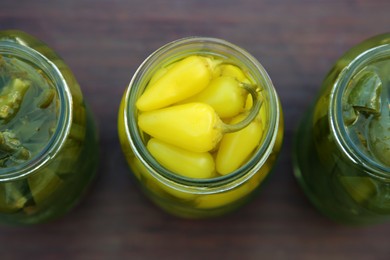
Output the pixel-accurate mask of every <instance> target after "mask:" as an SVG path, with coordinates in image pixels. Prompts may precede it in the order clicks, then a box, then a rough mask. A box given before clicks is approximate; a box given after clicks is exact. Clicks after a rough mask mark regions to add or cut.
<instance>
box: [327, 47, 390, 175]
mask: <svg viewBox="0 0 390 260" xmlns="http://www.w3.org/2000/svg"><path fill="white" fill-rule="evenodd" d="M367 41H370V39H369V40H367ZM363 44H365V42H363ZM358 47H360V45H358V46H357V48H358ZM383 58H385V59H388V60H390V44H389V43H386V42H385V43H384V44H380V45H377V46H370V48H368V49H366V50H365V51H363V52H361V53H360V54H358V55H356V57H354V58H353V59H352V60H351V61H350V62H349V63H348V64H347V65H346V66H345V68H344V69H343V70H342V71H341V72H340V74H339V76H338V78H337V80H336V81H335V83H334V85H333V88H332V91H331V96H330V102H331V103H330V106H329V113H328V115H329V122H330V126H331V128H332V133H333V134H334V136H335V140H336V143H337V145H338V146H339V148H341V150H342V152H343V153H344V154H345V155H346V156H348V158H349V159H350V160H351V161H352V162H353V163H355V164H360V165H362V166H363V167H364V169H365V170H366V172H367V173H368V174H370V175H371V176H373V177H376V178H380V179H390V167H387V166H386V165H384V164H382V163H379V162H378V161H376V160H374V159H372V158H370V157H369V156H368V155H367V154H366V153H364V152H363V151H361V149H359V147H358V146H357V145H356V144H355V143H354V142H353V140H352V139H351V137H350V136H349V134H348V132H347V130H346V126H345V124H344V121H343V116H342V113H340V111H342V102H343V100H342V99H343V95H344V93H345V90H346V88H347V87H348V84H349V82H350V81H351V80H352V78H353V77H354V76H355V75H356V74H357V73H359V72H360V71H361V70H362V69H363V68H364V67H365V66H367V65H369V64H371V63H373V62H375V61H377V60H380V59H383Z"/></svg>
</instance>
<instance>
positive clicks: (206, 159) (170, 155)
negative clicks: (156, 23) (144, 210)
mask: <svg viewBox="0 0 390 260" xmlns="http://www.w3.org/2000/svg"><path fill="white" fill-rule="evenodd" d="M282 122H283V121H282V113H281V110H280V104H279V100H278V98H277V95H276V93H275V90H274V88H273V86H272V83H271V81H270V79H269V77H268V75H267V74H266V72H265V70H264V69H263V68H262V67H261V65H260V64H259V63H258V62H257V61H256V60H255V59H254V58H253V57H252V56H250V55H249V54H248V53H246V52H245V51H244V50H242V49H240V48H239V47H237V46H234V45H231V44H230V43H227V42H225V41H222V40H218V39H213V38H187V39H182V40H178V41H176V42H173V43H170V44H167V45H166V46H163V47H162V48H160V49H159V50H157V51H156V52H155V53H153V54H152V55H151V56H150V57H149V58H148V59H147V60H146V61H145V62H144V63H143V64H142V65H141V67H140V68H139V69H138V71H137V72H136V74H135V75H134V77H133V79H132V81H131V83H130V86H129V87H128V89H127V90H126V93H125V95H124V97H123V100H122V104H121V108H120V111H119V123H118V127H119V136H120V141H121V144H122V148H123V150H124V153H125V156H126V159H127V160H128V162H129V165H130V167H131V169H132V171H133V173H134V175H135V176H136V177H137V180H138V182H139V184H140V186H141V188H142V189H143V190H144V191H145V192H146V194H147V195H148V196H149V197H150V198H151V199H152V200H153V201H154V202H155V203H156V204H158V205H159V206H160V207H162V208H163V209H165V210H166V211H168V212H170V213H172V214H174V215H178V216H183V217H192V218H204V217H212V216H217V215H222V214H225V213H227V212H230V211H232V210H234V209H236V208H237V207H238V206H240V205H242V204H243V203H244V202H245V201H247V200H248V199H249V198H250V197H251V195H252V194H253V193H254V191H255V190H257V189H258V188H259V186H260V184H261V183H262V181H263V179H264V178H265V177H266V176H267V175H268V173H269V171H270V169H271V167H272V165H273V164H274V161H275V158H276V155H277V154H278V152H279V149H280V145H281V139H282V132H283V124H282Z"/></svg>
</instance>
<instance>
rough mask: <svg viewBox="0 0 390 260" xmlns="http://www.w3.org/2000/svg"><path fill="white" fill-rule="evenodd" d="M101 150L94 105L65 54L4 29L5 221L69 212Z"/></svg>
mask: <svg viewBox="0 0 390 260" xmlns="http://www.w3.org/2000/svg"><path fill="white" fill-rule="evenodd" d="M97 150H98V146H97V136H96V132H95V126H94V122H93V120H92V117H91V112H90V111H89V110H88V109H87V107H86V106H85V103H84V100H83V96H82V93H81V90H80V88H79V85H78V84H77V82H76V80H75V78H74V76H73V74H72V73H71V71H70V70H69V68H68V67H67V66H66V65H65V63H64V62H63V61H62V60H61V58H60V57H58V56H57V54H55V53H54V52H53V51H52V50H51V49H50V48H49V47H48V46H46V45H45V44H44V43H42V42H40V41H38V40H37V39H35V38H33V37H32V36H30V35H28V34H25V33H23V32H20V31H2V32H0V156H1V159H0V221H1V222H3V223H9V224H14V225H18V224H20V225H23V224H26V225H27V224H35V223H40V222H44V221H48V220H50V219H53V218H56V217H59V216H61V215H63V214H64V213H66V212H67V211H68V210H70V209H71V208H72V207H73V206H74V205H75V204H76V202H77V201H79V199H80V197H81V196H82V194H83V193H84V192H85V191H86V188H87V186H88V185H89V184H90V182H91V180H92V179H93V176H94V173H95V170H96V166H97Z"/></svg>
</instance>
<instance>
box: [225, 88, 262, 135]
mask: <svg viewBox="0 0 390 260" xmlns="http://www.w3.org/2000/svg"><path fill="white" fill-rule="evenodd" d="M240 85H241V87H243V88H244V89H245V90H246V91H248V92H249V94H250V95H251V96H252V100H253V105H252V107H251V109H250V111H249V114H248V116H247V117H246V118H245V119H244V120H242V121H240V122H238V123H237V124H233V125H229V124H223V130H224V132H225V133H232V132H237V131H239V130H241V129H243V128H245V127H247V126H248V125H249V124H250V123H252V122H253V120H254V119H255V118H256V116H257V115H258V114H259V111H260V108H261V106H262V104H263V100H261V99H260V98H259V93H258V92H259V89H258V88H257V87H256V86H253V85H250V84H247V83H244V82H241V83H240Z"/></svg>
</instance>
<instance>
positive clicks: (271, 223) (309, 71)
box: [0, 0, 390, 260]
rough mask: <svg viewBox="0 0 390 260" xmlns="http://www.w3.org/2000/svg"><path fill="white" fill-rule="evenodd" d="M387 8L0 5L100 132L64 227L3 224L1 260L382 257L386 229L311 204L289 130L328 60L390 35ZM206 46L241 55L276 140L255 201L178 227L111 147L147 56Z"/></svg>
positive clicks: (82, 0)
mask: <svg viewBox="0 0 390 260" xmlns="http://www.w3.org/2000/svg"><path fill="white" fill-rule="evenodd" d="M389 14H390V2H389V1H388V0H356V1H354V0H327V1H325V0H323V1H321V0H318V1H314V0H313V1H310V0H294V1H289V0H268V1H258V0H241V1H234V0H214V1H213V0H209V1H203V0H201V1H196V0H187V1H180V0H175V1H167V0H161V1H152V0H151V1H145V0H127V1H126V0H67V1H64V0H61V1H54V0H53V1H43V0H34V1H28V0H25V1H15V0H1V2H0V30H4V29H19V30H23V31H25V32H27V33H30V34H32V35H34V36H35V37H37V38H39V39H41V40H43V41H45V42H46V43H47V44H48V45H49V46H50V47H51V48H52V49H54V50H55V51H57V52H58V53H59V54H60V55H61V56H62V57H63V58H64V60H65V61H66V63H67V64H68V65H69V66H70V68H71V69H72V71H73V72H74V74H75V75H76V78H77V80H78V82H79V84H80V85H81V87H82V90H83V92H84V96H85V98H86V100H87V101H88V103H89V104H90V106H91V107H92V110H93V112H94V114H95V117H96V120H97V123H98V127H99V133H100V148H101V150H100V156H101V160H100V166H99V171H98V178H97V180H96V182H95V183H94V185H93V187H92V188H91V190H90V192H89V193H88V195H87V196H86V198H85V199H84V200H83V201H82V203H81V204H80V205H79V206H77V207H76V208H75V209H74V210H73V211H71V212H70V213H69V214H67V215H66V216H64V217H63V218H61V219H59V220H56V221H54V222H51V223H46V224H42V225H37V226H32V227H9V226H3V225H1V226H0V259H2V260H6V259H155V258H157V259H167V258H172V259H390V240H389V238H390V223H385V224H380V225H375V226H370V227H360V228H356V227H346V226H341V225H338V224H335V223H333V222H331V221H330V220H328V219H326V218H325V217H323V216H322V215H320V214H319V213H318V212H317V211H316V210H315V209H314V208H313V207H312V206H311V204H309V202H308V200H307V199H306V197H305V196H304V195H303V193H302V191H301V190H300V188H299V187H298V185H297V183H296V181H295V179H294V177H293V172H292V163H291V153H292V139H293V135H294V130H295V129H296V126H297V123H298V122H299V120H300V118H301V117H302V115H303V113H304V111H305V109H306V108H307V107H308V106H309V105H310V102H311V100H313V98H314V97H315V96H316V94H317V92H318V90H319V88H320V84H321V82H322V80H323V78H324V77H325V75H326V73H327V72H328V70H329V69H330V68H331V66H332V64H333V63H334V62H335V61H336V59H337V58H338V57H339V56H340V55H342V54H343V53H344V52H345V51H346V50H348V49H349V48H350V47H352V46H353V45H355V44H357V43H358V42H360V41H362V40H364V39H366V38H368V37H370V36H373V35H376V34H380V33H384V32H386V31H389V30H390V16H389ZM193 35H196V36H211V37H218V38H223V39H225V40H228V41H230V42H232V43H234V44H237V45H239V46H241V47H242V48H244V49H246V50H248V51H249V52H250V53H251V54H252V55H253V56H255V57H256V58H257V59H258V60H259V61H260V62H261V63H262V64H263V66H264V67H265V68H266V70H267V71H268V73H269V75H270V77H271V78H272V80H273V83H274V85H275V88H276V90H277V92H278V94H279V96H280V99H281V102H282V105H283V108H284V115H285V136H284V137H285V139H284V144H283V149H282V151H281V155H280V158H279V161H278V164H277V166H276V168H275V171H274V174H273V175H272V176H271V177H270V178H269V180H268V182H267V184H266V185H265V186H264V188H263V190H262V191H261V193H260V194H259V195H258V196H257V197H256V198H255V199H254V200H253V201H252V202H251V203H249V204H248V205H246V206H244V207H243V208H241V209H240V210H239V211H237V212H236V213H233V214H231V215H228V216H225V217H221V218H217V219H210V220H186V219H179V218H176V217H172V216H170V215H167V214H166V213H164V212H162V211H161V210H159V209H158V208H157V207H155V206H154V205H153V204H151V203H150V202H149V200H147V199H146V198H145V197H144V195H143V194H142V193H141V192H140V191H139V190H138V188H137V187H136V186H135V184H134V182H133V180H132V179H131V178H130V177H129V173H130V171H129V169H128V167H127V165H126V163H125V160H124V157H123V155H122V153H121V150H120V146H119V141H118V137H117V128H116V122H117V111H118V106H119V102H120V99H121V96H122V94H123V92H124V90H125V88H126V86H127V85H128V83H129V81H130V78H131V77H132V74H133V73H134V71H135V70H136V69H137V67H138V66H139V64H140V63H141V62H142V61H143V60H144V59H145V58H146V57H147V56H148V55H149V54H150V53H151V52H153V51H154V50H155V49H156V48H158V47H160V46H162V45H164V44H165V43H167V42H170V41H172V40H175V39H178V38H182V37H185V36H193Z"/></svg>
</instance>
